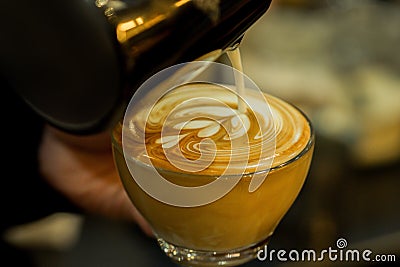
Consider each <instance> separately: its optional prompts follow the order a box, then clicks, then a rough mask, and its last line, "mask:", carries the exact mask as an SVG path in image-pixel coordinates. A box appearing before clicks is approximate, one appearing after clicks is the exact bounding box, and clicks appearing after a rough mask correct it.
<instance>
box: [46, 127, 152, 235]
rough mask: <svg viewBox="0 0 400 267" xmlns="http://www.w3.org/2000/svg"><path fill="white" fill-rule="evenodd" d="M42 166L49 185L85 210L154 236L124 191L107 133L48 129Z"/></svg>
mask: <svg viewBox="0 0 400 267" xmlns="http://www.w3.org/2000/svg"><path fill="white" fill-rule="evenodd" d="M39 165H40V171H41V172H42V174H43V176H44V177H45V179H46V180H47V181H48V182H49V184H50V185H52V186H53V187H54V188H55V189H56V190H58V191H59V192H61V193H62V194H63V195H65V196H66V197H67V198H69V199H70V200H71V201H72V202H73V203H75V204H76V205H77V206H79V207H81V208H82V209H83V210H85V211H88V212H90V213H94V214H99V215H102V216H106V217H109V218H114V219H123V220H130V221H135V222H136V223H137V224H138V225H139V226H140V228H141V229H142V230H143V231H144V232H145V233H146V234H147V235H149V236H153V234H152V230H151V228H150V226H149V225H148V223H147V222H146V220H145V219H144V218H143V217H142V216H141V215H140V213H139V212H138V210H137V209H136V208H135V207H134V205H133V204H132V202H131V201H130V199H129V197H128V195H127V194H126V192H125V190H124V188H123V185H122V182H121V180H120V178H119V176H118V172H117V170H116V167H115V165H114V160H113V156H112V150H111V140H110V134H109V133H108V132H105V133H100V134H96V135H90V136H77V135H72V134H68V133H65V132H62V131H60V130H57V129H55V128H53V127H51V126H46V127H45V129H44V133H43V137H42V142H41V144H40V148H39Z"/></svg>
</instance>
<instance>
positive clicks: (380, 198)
mask: <svg viewBox="0 0 400 267" xmlns="http://www.w3.org/2000/svg"><path fill="white" fill-rule="evenodd" d="M399 25H400V1H389V0H387V1H378V0H274V1H273V5H272V6H271V8H270V10H269V11H268V12H267V14H266V15H265V16H264V17H263V18H262V19H261V20H260V21H258V22H257V23H256V24H255V25H253V26H252V28H250V30H249V31H248V32H247V33H246V35H245V37H244V39H243V41H242V44H241V47H240V49H241V53H242V60H243V67H244V73H245V74H247V75H248V76H249V77H250V78H251V79H253V80H254V82H255V83H256V84H258V86H259V87H260V88H261V89H263V90H264V91H265V92H268V93H270V94H273V95H275V96H278V97H281V98H283V99H285V100H287V101H289V102H292V103H293V104H295V105H297V106H299V107H300V108H301V109H302V110H303V111H304V112H305V113H306V114H307V115H308V116H309V117H310V119H311V121H312V123H313V125H314V127H315V130H316V147H315V153H314V160H313V163H312V166H311V169H310V173H309V176H308V178H307V180H306V183H305V185H304V187H303V189H302V191H301V193H300V195H299V197H298V198H297V200H296V202H295V203H294V205H293V206H292V208H291V209H290V211H289V212H288V213H287V215H286V216H285V217H284V218H283V220H282V221H281V223H280V225H279V226H278V228H277V229H276V232H275V234H274V236H273V237H272V239H271V242H270V245H269V248H270V249H276V250H278V249H280V248H282V249H286V250H290V249H299V250H301V249H315V250H316V251H320V250H322V249H327V248H328V247H332V248H337V247H336V241H337V240H338V239H339V238H344V239H346V240H347V242H348V246H347V248H354V249H360V250H362V249H370V250H371V251H373V253H374V254H379V253H380V254H392V255H396V260H397V263H398V262H399V261H400V53H399V48H400V28H399ZM238 214H239V216H240V211H238ZM5 238H6V240H8V241H9V242H10V243H12V244H14V245H15V246H17V247H20V248H21V249H23V250H27V251H28V252H29V253H30V254H31V255H32V257H33V258H34V259H35V262H37V266H39V267H41V266H43V267H44V266H53V267H69V266H86V267H88V266H89V267H90V266H115V267H120V266H127V267H128V266H130V267H131V266H138V267H141V266H175V265H174V264H172V263H171V262H170V261H169V259H167V258H166V256H164V254H163V252H162V251H161V250H160V249H159V248H158V245H157V243H156V242H155V240H152V239H149V238H147V237H146V236H144V234H142V233H141V232H140V231H139V229H138V228H137V227H136V226H135V225H131V224H125V223H120V222H115V221H110V220H105V219H104V218H98V217H92V216H83V215H77V214H67V213H60V214H54V215H52V216H49V217H46V218H44V219H43V220H40V221H37V222H35V223H33V224H29V225H22V226H18V227H15V228H13V229H10V230H9V231H8V232H7V233H6V235H5ZM310 264H312V263H310V262H303V263H301V262H286V263H283V262H278V261H274V262H260V261H257V260H256V261H254V262H251V263H248V264H246V265H245V266H268V265H269V266H286V265H307V266H308V265H310ZM315 264H317V265H318V266H336V265H339V264H342V265H343V264H345V265H346V266H353V265H355V266H383V265H385V266H386V265H389V264H387V263H385V264H384V263H377V262H362V261H361V262H345V263H343V262H342V263H340V262H329V261H327V262H318V263H315Z"/></svg>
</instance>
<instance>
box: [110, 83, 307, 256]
mask: <svg viewBox="0 0 400 267" xmlns="http://www.w3.org/2000/svg"><path fill="white" fill-rule="evenodd" d="M229 89H230V87H227V86H222V85H221V86H220V85H215V84H208V83H193V84H187V85H183V86H180V87H178V88H175V89H174V90H172V91H171V92H169V93H168V94H166V95H164V96H163V97H161V98H160V99H159V101H158V102H157V103H155V105H154V106H153V107H152V108H151V109H150V110H146V111H143V112H136V113H135V114H132V115H129V116H130V117H128V118H125V121H126V122H128V123H127V124H125V125H124V127H123V126H122V124H119V125H117V126H116V127H115V129H114V131H113V150H114V157H115V162H116V165H117V168H118V170H119V173H120V176H121V179H122V181H123V184H124V186H125V188H126V191H127V192H128V194H129V197H130V198H131V200H132V202H133V203H134V204H135V206H136V207H137V208H138V210H139V211H140V212H141V213H142V215H143V216H144V217H145V218H146V219H147V220H148V222H149V223H150V225H151V226H152V228H153V230H154V232H155V234H156V236H157V238H159V240H160V242H161V243H162V246H163V244H164V251H169V252H170V253H174V252H173V248H174V247H183V248H188V249H190V250H198V251H212V252H224V251H236V250H240V249H242V248H247V247H250V246H256V245H257V244H263V242H265V240H267V239H268V238H269V236H271V235H272V233H273V231H274V229H275V228H276V226H277V225H278V223H279V222H280V220H281V219H282V218H283V216H284V215H285V213H286V212H287V211H288V209H289V208H290V206H291V205H292V203H293V202H294V200H295V199H296V197H297V195H298V193H299V191H300V189H301V187H302V185H303V183H304V180H305V178H306V176H307V173H308V170H309V166H310V162H311V158H312V153H313V152H312V151H313V146H314V143H313V131H312V128H311V125H310V122H309V121H308V119H307V118H306V117H305V116H304V114H303V113H302V112H301V111H299V110H298V109H297V108H295V107H294V106H292V105H291V104H288V103H286V102H284V101H283V100H281V99H279V98H276V97H273V96H271V95H268V94H265V93H261V97H260V95H258V94H253V93H252V92H251V91H249V92H246V93H247V95H246V99H245V102H246V103H247V105H246V108H245V109H242V110H239V109H238V104H237V103H238V101H237V99H238V98H237V95H236V94H235V93H234V92H235V90H229ZM207 96H208V97H207ZM265 103H267V104H268V110H267V111H268V114H269V115H268V116H265V115H264V113H263V112H264V111H263V110H262V109H263V107H264V106H265V105H263V104H265ZM123 133H124V134H123ZM122 136H124V140H122ZM122 143H124V151H123V149H122V147H123V146H122ZM127 162H128V163H129V164H127ZM128 165H129V166H131V168H129V167H128ZM154 170H155V171H154ZM132 171H133V173H134V175H132ZM157 175H160V176H161V177H162V178H163V179H165V181H166V183H165V187H158V188H156V189H155V190H158V191H160V192H155V193H157V194H156V196H154V195H153V194H152V192H149V190H148V189H146V187H143V186H142V181H143V182H149V183H150V186H149V188H155V187H156V186H158V185H156V182H154V187H151V183H152V182H151V181H152V180H153V179H156V180H157V179H159V177H155V176H157ZM133 176H135V177H133ZM136 176H137V177H136ZM136 178H139V180H138V179H136ZM216 180H221V181H222V180H223V181H227V182H228V183H229V182H230V181H235V182H234V183H233V182H232V183H231V184H230V185H229V190H225V189H226V188H228V187H227V186H225V184H224V183H223V182H221V183H220V184H216V185H215V186H212V187H211V186H210V187H207V186H208V185H210V184H212V183H213V182H215V181H216ZM157 183H158V182H157ZM172 185H175V186H176V187H177V191H174V190H173V188H172V187H171V186H172ZM170 188H171V189H170ZM203 188H205V189H204V190H205V191H202V192H203V193H201V194H198V196H194V195H195V194H196V192H197V191H196V190H197V189H199V190H200V189H203ZM215 188H217V189H215ZM189 189H193V191H190V190H189ZM179 190H181V191H182V192H184V193H185V194H187V198H188V199H189V198H190V197H193V203H194V204H193V205H186V206H185V205H179V204H177V205H175V204H173V203H172V201H173V200H172V201H171V202H170V203H167V202H168V201H163V197H164V196H165V197H166V198H167V197H169V198H171V197H172V198H173V197H179V196H178V193H175V192H181V191H179ZM221 192H223V194H219V193H221ZM182 194H183V193H182ZM212 194H215V197H214V198H213V199H211V200H210V199H208V200H207V201H204V202H201V201H200V200H199V201H197V199H202V198H203V197H204V199H206V197H207V196H209V195H212ZM202 200H203V199H202ZM196 201H197V202H196ZM171 203H172V204H171ZM177 203H178V202H177ZM179 203H180V202H179ZM163 242H164V243H163ZM165 244H167V245H165Z"/></svg>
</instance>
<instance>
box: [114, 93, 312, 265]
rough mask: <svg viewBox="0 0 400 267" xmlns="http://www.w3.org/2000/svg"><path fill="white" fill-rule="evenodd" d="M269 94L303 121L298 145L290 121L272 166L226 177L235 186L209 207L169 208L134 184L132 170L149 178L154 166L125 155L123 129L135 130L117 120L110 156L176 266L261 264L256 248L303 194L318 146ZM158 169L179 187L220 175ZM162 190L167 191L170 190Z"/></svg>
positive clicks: (308, 130) (306, 123) (207, 181)
mask: <svg viewBox="0 0 400 267" xmlns="http://www.w3.org/2000/svg"><path fill="white" fill-rule="evenodd" d="M265 96H266V97H267V98H268V100H269V101H272V102H274V101H275V102H276V103H277V105H278V106H279V109H281V111H282V113H293V114H295V116H292V117H288V119H287V120H288V121H290V123H291V125H292V126H293V125H294V126H293V127H295V126H296V125H297V124H296V120H301V121H302V125H303V126H302V128H301V129H300V128H299V129H297V128H294V129H295V131H297V132H293V135H291V136H293V137H291V138H297V139H298V141H296V142H297V143H296V142H293V145H291V146H288V147H285V142H286V141H285V138H288V137H287V135H288V133H287V131H285V124H284V123H283V124H280V125H279V127H280V134H278V136H276V138H277V139H276V142H277V145H278V146H281V147H282V149H281V150H280V151H279V155H275V156H276V157H275V158H274V160H273V162H272V163H271V165H270V166H269V167H268V168H256V169H255V171H244V172H243V173H241V174H234V173H232V174H227V175H226V176H224V179H226V180H230V179H232V180H236V181H237V183H235V186H233V188H232V189H231V190H229V192H227V193H226V194H225V195H223V196H222V197H220V198H218V199H215V201H212V202H210V203H206V204H204V205H188V206H182V205H171V204H169V203H165V202H163V201H160V200H159V199H157V198H156V197H153V196H151V194H149V193H148V192H147V191H146V189H143V187H142V186H141V185H140V181H139V182H138V181H137V179H134V177H133V176H132V172H131V170H130V168H129V167H128V165H129V166H131V167H132V166H133V168H134V169H135V173H136V175H139V176H140V177H143V178H144V179H150V178H152V177H153V176H154V175H155V174H154V170H153V169H154V166H151V164H150V163H149V162H146V161H145V160H143V161H142V160H141V159H138V158H135V157H133V158H131V157H129V156H127V155H129V152H126V151H125V152H124V151H123V146H122V143H123V142H122V139H121V136H122V133H123V131H125V130H127V131H128V130H129V129H125V128H126V127H128V128H129V127H131V126H129V125H128V126H123V123H119V124H118V125H117V126H116V127H115V128H114V131H113V134H112V144H113V153H114V158H115V163H116V166H117V168H118V171H119V174H120V177H121V179H122V182H123V184H124V186H125V188H126V191H127V193H128V195H129V197H130V199H131V200H132V202H133V203H134V205H135V206H136V207H137V209H138V210H139V211H140V212H141V214H142V215H143V216H144V218H146V219H147V220H148V222H149V223H150V225H151V227H152V229H153V231H154V233H155V235H156V238H157V240H158V243H159V245H160V247H161V249H162V251H164V252H165V253H166V254H167V255H168V256H169V257H170V258H171V259H172V260H173V261H175V262H177V263H179V264H181V265H183V266H220V265H224V266H237V265H240V264H242V263H245V262H248V261H250V260H253V259H256V258H257V253H258V251H259V250H261V249H263V248H264V246H265V245H266V244H267V243H268V241H269V238H270V237H271V235H272V234H273V232H274V229H275V228H276V227H277V225H278V224H279V222H280V221H281V220H282V218H283V217H284V215H285V214H286V212H287V211H288V210H289V208H290V207H291V205H292V204H293V202H294V201H295V199H296V198H297V196H298V194H299V192H300V191H301V188H302V186H303V183H304V181H305V179H306V177H307V174H308V171H309V167H310V164H311V160H312V155H313V149H314V131H313V128H312V125H311V122H310V120H309V119H308V118H307V117H306V115H305V114H304V113H302V112H301V111H300V110H299V109H298V108H296V107H294V106H293V105H291V104H288V103H286V102H284V101H282V100H280V99H277V98H275V97H272V96H269V95H267V94H265ZM285 116H286V115H285ZM288 123H289V122H288ZM124 127H125V128H124ZM297 139H296V140H297ZM149 140H150V139H149ZM149 140H148V139H146V141H145V143H146V144H147V142H150V141H149ZM299 140H300V141H299ZM127 153H128V154H127ZM282 155H283V156H282ZM128 157H129V158H128ZM146 158H149V157H148V156H147V157H146ZM127 163H129V164H127ZM155 169H156V171H157V173H158V174H160V175H161V176H162V177H163V178H164V179H166V180H167V181H169V182H171V183H173V184H177V185H180V186H182V187H199V186H202V185H206V184H210V183H211V182H213V181H215V180H216V179H217V178H218V175H212V174H210V173H207V172H204V171H195V172H188V171H181V170H179V169H173V168H166V167H165V166H161V165H160V166H156V167H155ZM255 178H257V179H261V180H262V183H260V185H259V186H258V187H257V188H256V189H255V190H249V188H250V185H251V181H252V180H253V179H255ZM165 191H166V192H164V193H165V194H169V193H168V188H167V187H166V188H165ZM250 191H251V192H250ZM177 192H178V191H177ZM175 194H178V193H176V192H175Z"/></svg>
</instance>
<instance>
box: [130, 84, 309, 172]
mask: <svg viewBox="0 0 400 267" xmlns="http://www.w3.org/2000/svg"><path fill="white" fill-rule="evenodd" d="M244 100H245V101H246V102H247V110H246V112H245V113H241V112H239V111H238V110H237V103H238V96H237V95H236V94H235V93H234V90H228V89H227V88H226V87H224V86H219V85H214V84H208V83H195V84H190V85H183V86H179V87H177V88H175V89H174V90H172V91H171V92H169V93H168V94H166V95H164V96H163V97H162V98H160V99H159V101H158V102H157V103H156V104H155V105H154V106H153V107H152V109H151V110H150V111H148V110H146V111H143V112H138V113H136V114H134V116H132V118H130V120H129V128H128V129H127V130H128V131H129V132H130V135H129V136H130V138H129V139H130V140H129V144H130V145H129V149H130V150H132V155H135V156H134V157H135V158H136V159H138V160H140V161H144V162H146V161H148V160H150V161H151V163H152V164H153V165H154V166H155V167H157V168H161V169H167V170H172V171H179V172H189V173H193V172H195V173H198V174H207V175H220V174H221V173H225V174H242V173H251V172H255V171H260V170H265V169H268V168H270V167H271V166H272V167H273V166H277V165H280V164H282V163H284V162H286V161H288V160H291V159H292V158H294V157H296V156H297V155H298V154H299V153H300V152H301V151H302V150H303V149H304V148H305V147H306V145H307V143H308V140H309V138H310V126H309V124H308V121H307V120H306V119H305V118H304V116H303V115H302V114H301V113H300V112H299V111H298V110H297V109H296V108H294V107H292V106H291V105H289V104H287V103H285V102H283V101H281V100H279V99H277V98H275V97H272V96H269V95H266V94H263V95H261V97H260V95H257V94H253V93H252V92H251V90H250V91H248V92H247V94H246V97H245V99H244ZM265 103H268V105H267V107H268V109H267V110H266V109H265V107H266V105H265ZM146 114H147V115H148V116H147V115H146ZM141 140H145V147H146V151H140V147H141V146H139V145H137V144H139V142H141Z"/></svg>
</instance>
